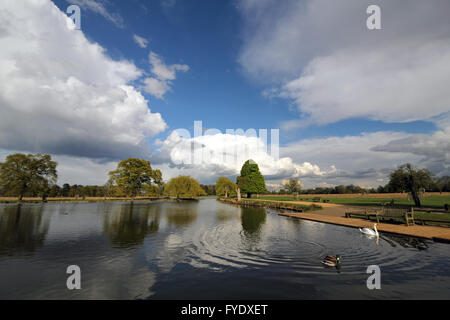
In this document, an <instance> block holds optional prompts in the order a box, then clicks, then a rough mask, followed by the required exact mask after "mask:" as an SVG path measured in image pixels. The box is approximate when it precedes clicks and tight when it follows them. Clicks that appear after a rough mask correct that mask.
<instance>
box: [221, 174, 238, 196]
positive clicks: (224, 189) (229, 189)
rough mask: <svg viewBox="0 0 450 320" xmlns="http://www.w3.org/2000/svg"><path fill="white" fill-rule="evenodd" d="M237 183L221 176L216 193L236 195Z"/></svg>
mask: <svg viewBox="0 0 450 320" xmlns="http://www.w3.org/2000/svg"><path fill="white" fill-rule="evenodd" d="M236 189H237V185H236V184H235V183H234V182H233V181H231V180H230V179H228V178H226V177H220V178H219V179H217V181H216V195H218V196H225V198H228V196H235V195H236Z"/></svg>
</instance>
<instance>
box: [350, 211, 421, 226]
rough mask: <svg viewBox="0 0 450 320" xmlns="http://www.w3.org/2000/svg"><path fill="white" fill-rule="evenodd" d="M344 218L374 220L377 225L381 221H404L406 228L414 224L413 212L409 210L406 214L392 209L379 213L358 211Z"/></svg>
mask: <svg viewBox="0 0 450 320" xmlns="http://www.w3.org/2000/svg"><path fill="white" fill-rule="evenodd" d="M345 217H346V218H362V219H366V220H372V219H373V220H375V221H376V222H377V223H380V222H383V221H386V220H388V221H390V222H393V221H394V220H400V221H404V222H405V223H406V225H407V226H413V225H414V224H415V222H414V211H413V210H411V211H410V212H407V211H406V210H403V209H392V208H389V209H387V208H383V209H382V210H381V211H370V210H365V211H359V212H346V213H345Z"/></svg>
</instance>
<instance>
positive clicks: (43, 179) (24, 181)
mask: <svg viewBox="0 0 450 320" xmlns="http://www.w3.org/2000/svg"><path fill="white" fill-rule="evenodd" d="M56 166H57V163H56V162H54V161H52V157H51V156H50V155H41V154H22V153H16V154H10V155H8V156H7V157H6V160H5V162H0V185H1V188H2V189H3V190H5V191H6V192H8V193H9V194H14V195H16V196H18V197H19V200H20V201H21V200H22V198H23V196H24V195H25V193H31V194H33V195H34V194H39V195H41V196H42V200H45V199H46V197H47V195H48V193H49V192H50V187H51V186H52V185H53V184H55V183H56V180H57V179H58V174H57V171H56Z"/></svg>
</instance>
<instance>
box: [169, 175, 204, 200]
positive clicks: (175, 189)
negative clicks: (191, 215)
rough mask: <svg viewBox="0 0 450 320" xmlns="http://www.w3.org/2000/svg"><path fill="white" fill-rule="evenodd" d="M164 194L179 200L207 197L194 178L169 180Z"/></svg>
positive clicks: (185, 177) (186, 177)
mask: <svg viewBox="0 0 450 320" xmlns="http://www.w3.org/2000/svg"><path fill="white" fill-rule="evenodd" d="M164 194H165V195H167V196H170V197H176V198H177V199H179V198H196V197H199V196H205V195H206V192H205V190H203V188H202V187H201V186H200V184H199V183H198V181H197V180H195V179H194V178H191V177H189V176H179V177H176V178H172V179H170V180H169V182H168V183H167V184H166V185H165V186H164Z"/></svg>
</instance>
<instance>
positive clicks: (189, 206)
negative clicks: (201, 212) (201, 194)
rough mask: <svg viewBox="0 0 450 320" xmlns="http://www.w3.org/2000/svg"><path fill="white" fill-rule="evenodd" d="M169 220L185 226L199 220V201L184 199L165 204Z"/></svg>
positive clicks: (178, 225) (171, 222)
mask: <svg viewBox="0 0 450 320" xmlns="http://www.w3.org/2000/svg"><path fill="white" fill-rule="evenodd" d="M164 209H165V216H166V218H167V222H168V223H169V224H171V225H175V226H177V227H185V226H188V225H190V224H191V223H193V222H194V221H195V220H197V217H198V201H182V202H180V203H170V204H168V205H167V206H164Z"/></svg>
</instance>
